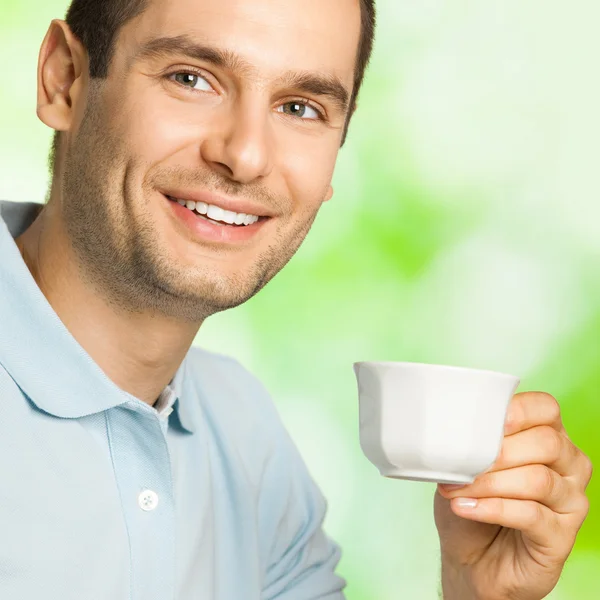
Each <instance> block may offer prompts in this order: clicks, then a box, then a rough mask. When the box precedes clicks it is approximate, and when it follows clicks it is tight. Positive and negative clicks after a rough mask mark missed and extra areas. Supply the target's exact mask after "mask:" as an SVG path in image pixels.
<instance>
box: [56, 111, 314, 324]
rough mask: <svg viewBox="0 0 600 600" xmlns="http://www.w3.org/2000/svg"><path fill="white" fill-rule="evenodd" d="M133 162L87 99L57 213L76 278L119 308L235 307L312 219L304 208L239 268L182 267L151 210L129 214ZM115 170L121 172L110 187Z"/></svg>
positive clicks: (209, 310) (196, 310)
mask: <svg viewBox="0 0 600 600" xmlns="http://www.w3.org/2000/svg"><path fill="white" fill-rule="evenodd" d="M132 166H133V165H132V164H131V162H128V160H127V159H126V158H125V155H124V152H123V143H122V141H121V140H120V138H119V136H118V134H117V135H113V134H111V132H110V130H108V128H107V127H106V124H105V122H104V121H103V119H102V118H101V116H100V111H99V110H97V109H95V108H94V106H93V104H92V103H91V102H90V104H89V105H88V111H87V112H86V115H85V117H84V118H83V121H82V124H81V127H80V129H79V131H78V133H77V136H76V138H75V139H74V140H73V143H72V145H71V147H70V148H69V149H68V151H67V153H66V156H65V168H64V172H63V177H62V190H63V197H62V204H61V212H62V217H63V220H64V224H65V228H66V232H67V235H68V237H69V241H70V243H71V246H72V248H73V251H74V254H75V257H76V259H77V262H78V267H79V273H80V276H81V278H82V279H83V280H84V281H85V282H86V284H88V285H90V286H91V287H92V288H93V289H94V290H95V291H96V292H98V293H99V294H101V295H102V296H103V297H104V298H105V300H106V301H107V302H108V303H109V304H110V305H112V306H113V307H114V308H115V309H117V310H119V311H124V312H129V313H136V314H144V313H145V314H151V315H160V316H164V317H168V318H171V319H175V320H178V321H184V322H192V323H201V322H202V321H203V320H204V319H206V318H207V317H208V316H210V315H212V314H215V313H217V312H221V311H223V310H227V309H229V308H234V307H236V306H239V305H240V304H243V303H244V302H246V301H247V300H248V299H250V298H251V297H252V296H254V295H255V294H256V293H258V292H259V291H260V290H261V289H262V288H263V287H264V286H265V285H266V284H267V283H268V282H269V281H270V280H271V279H272V278H273V277H274V276H275V275H276V274H277V273H278V272H279V271H280V270H281V269H282V268H283V267H284V266H285V265H286V264H287V263H288V262H289V260H290V259H291V258H292V257H293V256H294V254H295V253H296V251H297V250H298V248H299V247H300V245H301V244H302V242H303V240H304V239H305V237H306V235H307V234H308V232H309V231H310V228H311V227H312V224H313V222H314V220H315V218H316V212H314V213H312V214H307V215H305V217H304V219H302V221H301V222H299V223H298V225H297V226H296V227H295V228H294V229H293V231H292V232H291V233H290V234H289V235H286V239H274V240H273V242H272V243H271V244H270V245H269V247H268V248H267V249H266V251H264V252H263V253H262V254H261V256H260V257H259V260H257V261H256V263H255V264H254V265H253V267H252V268H251V269H250V270H249V272H246V273H244V274H243V275H239V274H227V275H223V274H219V273H215V272H214V269H213V270H212V272H211V269H210V268H209V267H203V266H202V265H199V266H198V268H196V269H194V270H193V272H190V270H189V269H188V270H187V271H186V270H184V269H183V268H178V266H177V265H174V264H172V263H171V261H170V260H169V259H168V258H167V257H166V256H165V255H164V253H161V249H160V248H159V247H157V244H156V240H157V239H159V237H158V236H157V234H156V231H155V228H154V226H153V223H152V217H151V215H150V214H146V215H145V216H144V217H136V215H135V211H134V206H132V202H133V201H134V198H133V195H134V194H135V192H134V191H132V190H128V189H127V183H128V181H127V176H126V174H127V172H128V171H129V170H131V168H132ZM115 174H124V175H122V177H123V184H122V185H120V186H119V187H117V188H115V185H114V183H111V182H113V181H114V179H115ZM142 208H143V207H142Z"/></svg>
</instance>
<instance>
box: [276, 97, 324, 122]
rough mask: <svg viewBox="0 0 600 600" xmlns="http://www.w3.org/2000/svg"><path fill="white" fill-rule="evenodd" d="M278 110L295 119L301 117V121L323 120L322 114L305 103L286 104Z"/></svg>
mask: <svg viewBox="0 0 600 600" xmlns="http://www.w3.org/2000/svg"><path fill="white" fill-rule="evenodd" d="M280 109H281V110H280ZM277 110H278V111H279V112H282V113H284V114H286V115H292V116H293V117H299V118H300V119H305V120H309V121H312V120H318V119H322V116H321V113H320V112H319V111H318V110H317V109H316V108H313V107H312V106H310V104H306V103H305V102H297V101H294V102H286V103H285V104H282V105H281V106H280V107H278V109H277Z"/></svg>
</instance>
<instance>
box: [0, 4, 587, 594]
mask: <svg viewBox="0 0 600 600" xmlns="http://www.w3.org/2000/svg"><path fill="white" fill-rule="evenodd" d="M373 25H374V6H373V2H372V1H371V0H328V1H326V2H323V1H322V0H320V1H318V2H317V1H313V0H308V1H307V2H291V3H290V2H278V1H276V0H252V1H250V0H248V1H246V2H238V1H236V0H104V1H103V2H89V1H86V0H74V1H73V3H72V6H71V7H70V9H69V13H68V15H67V19H66V22H63V21H53V22H52V24H51V25H50V28H49V30H48V33H47V35H46V38H45V40H44V42H43V45H42V48H41V52H40V59H39V68H38V111H37V112H38V116H39V118H40V119H41V120H42V121H43V122H44V123H45V124H46V125H48V126H49V127H51V128H53V129H54V130H56V131H57V132H59V133H58V135H57V137H56V139H55V145H54V155H53V178H52V184H51V189H50V193H49V198H48V202H47V204H46V205H44V206H43V207H42V206H41V205H40V206H37V205H32V204H11V203H4V204H3V205H2V208H1V210H2V216H3V222H0V255H1V256H2V263H1V264H0V285H1V286H2V290H3V294H2V296H1V297H0V323H1V324H0V334H1V335H0V397H1V398H2V403H1V404H0V444H1V449H2V452H0V457H1V458H0V477H1V479H2V484H3V485H2V488H1V492H0V531H2V542H3V543H2V545H1V546H0V597H1V598H10V599H11V600H12V599H15V600H20V599H32V598H40V597H44V598H48V599H52V600H54V599H56V600H58V599H60V600H71V599H78V600H80V599H85V600H100V599H102V600H108V599H110V600H125V599H126V598H131V599H134V600H142V599H143V600H150V599H156V600H166V599H172V600H195V599H216V600H254V599H256V600H258V599H264V600H266V599H278V600H292V599H293V600H312V599H317V598H319V599H325V598H327V599H331V600H334V599H340V598H343V588H344V584H345V582H344V580H343V579H341V578H340V577H338V576H336V575H335V568H336V565H337V563H338V560H339V556H340V550H339V548H338V547H337V545H336V544H335V543H334V542H332V541H331V540H329V539H328V538H327V537H326V536H325V535H324V533H323V530H322V527H321V525H322V521H323V518H324V515H325V500H324V498H323V497H322V495H321V493H320V491H319V490H318V489H317V487H316V486H315V484H314V483H313V481H312V480H311V478H310V475H309V474H308V473H307V470H306V468H305V466H304V464H303V462H302V460H301V458H300V456H299V455H298V453H297V451H296V449H295V447H294V445H293V443H292V442H291V440H290V439H289V437H288V435H287V434H286V432H285V430H284V428H283V426H282V423H281V422H280V420H279V418H278V416H277V414H276V411H275V410H274V408H273V404H272V402H271V400H270V399H269V397H268V395H267V393H266V392H265V390H264V389H263V387H262V386H261V384H260V383H259V382H258V381H257V380H256V379H254V378H253V377H252V376H251V375H250V374H249V373H248V372H246V371H245V370H244V369H243V368H242V367H241V366H240V365H239V364H238V363H237V362H236V361H234V360H233V359H231V358H228V357H226V356H221V355H216V354H212V353H209V352H206V351H203V350H200V349H197V348H190V346H191V343H192V340H193V339H194V337H195V335H196V333H197V332H198V329H199V327H200V326H201V324H202V323H203V321H204V320H205V319H206V318H207V317H209V316H210V315H212V314H215V313H216V312H219V311H222V310H226V309H228V308H231V307H234V306H237V305H239V304H241V303H243V302H244V301H246V300H247V299H249V298H250V297H252V296H253V295H254V294H256V293H257V292H258V291H259V290H260V289H261V288H262V287H264V286H265V285H266V283H267V282H268V281H269V280H270V279H271V278H272V277H273V276H274V275H275V274H276V273H277V272H278V271H279V270H280V269H281V268H282V267H283V266H284V265H285V264H286V263H287V261H288V260H289V259H290V258H291V256H292V255H293V254H294V252H295V251H296V250H297V248H298V247H299V245H300V243H301V242H302V240H303V239H304V237H305V236H306V234H307V232H308V231H309V229H310V227H311V225H312V223H313V221H314V219H315V217H316V214H317V212H318V210H319V208H320V206H321V205H322V203H323V202H324V201H327V200H329V199H330V198H331V197H332V194H333V190H332V188H331V178H332V173H333V170H334V165H335V161H336V157H337V152H338V149H339V147H340V146H341V145H342V144H343V142H344V139H345V136H346V131H347V127H348V124H349V120H350V117H351V115H352V113H353V111H354V109H355V105H356V98H357V94H358V90H359V88H360V85H361V82H362V77H363V73H364V70H365V67H366V65H367V62H368V58H369V55H370V51H371V44H372V38H373ZM509 416H510V417H511V418H510V420H509V421H508V423H507V429H506V437H505V440H504V444H503V449H502V453H501V456H500V458H499V460H498V461H497V463H496V464H495V465H494V467H493V468H492V469H491V470H490V471H488V472H487V473H486V474H484V475H483V476H481V477H480V478H479V479H478V480H477V481H476V482H475V483H474V484H472V485H470V486H467V487H466V488H464V489H451V488H449V487H442V486H440V487H439V488H438V491H437V493H436V497H435V519H436V524H437V527H438V531H439V534H440V543H441V550H442V559H443V564H442V572H443V575H442V583H443V594H444V598H445V599H446V600H469V599H478V600H482V599H486V600H492V599H501V598H502V599H506V598H519V599H520V600H537V599H540V598H543V597H545V596H546V595H547V594H548V593H549V592H550V590H551V589H552V588H553V587H554V586H555V584H556V582H557V580H558V577H559V575H560V572H561V570H562V567H563V565H564V562H565V560H566V558H567V556H568V554H569V553H570V551H571V549H572V547H573V544H574V541H575V537H576V534H577V531H578V530H579V528H580V526H581V524H582V522H583V520H584V519H585V517H586V514H587V511H588V502H587V499H586V496H585V489H586V486H587V484H588V482H589V480H590V477H591V465H590V461H589V459H588V458H587V457H586V456H585V455H584V454H583V453H582V452H581V451H580V450H578V449H577V448H576V447H575V446H574V445H573V444H572V443H571V441H570V440H569V438H568V436H567V434H566V432H565V430H564V429H563V427H562V424H561V419H560V411H559V407H558V403H557V402H556V401H555V400H554V399H553V398H551V397H550V396H548V395H546V394H543V393H529V394H520V395H517V396H516V397H515V398H514V399H513V402H512V404H511V407H510V410H509ZM399 583H400V585H401V582H399ZM398 593H399V595H400V596H401V595H402V590H401V589H399V590H398Z"/></svg>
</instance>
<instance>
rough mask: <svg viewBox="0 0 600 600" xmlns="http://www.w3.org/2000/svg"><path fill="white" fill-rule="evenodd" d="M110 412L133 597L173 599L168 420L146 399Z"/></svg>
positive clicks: (110, 438) (110, 437) (137, 599)
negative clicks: (158, 413) (143, 401)
mask: <svg viewBox="0 0 600 600" xmlns="http://www.w3.org/2000/svg"><path fill="white" fill-rule="evenodd" d="M106 414H107V430H108V441H109V446H110V453H111V458H112V463H113V468H114V473H115V480H116V483H117V486H118V489H119V495H120V498H121V506H122V510H123V518H124V520H125V524H126V527H127V533H128V537H129V546H130V587H131V594H130V595H131V600H173V596H174V589H175V581H174V573H175V539H174V531H175V506H174V498H173V485H172V478H171V464H170V456H169V449H168V446H167V441H166V433H167V422H166V420H165V419H164V418H162V419H161V418H159V417H158V415H157V413H156V411H155V410H154V409H153V408H151V407H149V406H147V405H144V404H143V403H142V402H128V403H126V404H124V405H121V406H117V407H115V408H112V409H110V410H108V411H107V413H106Z"/></svg>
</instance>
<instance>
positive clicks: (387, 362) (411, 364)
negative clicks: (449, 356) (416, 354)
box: [352, 360, 521, 382]
mask: <svg viewBox="0 0 600 600" xmlns="http://www.w3.org/2000/svg"><path fill="white" fill-rule="evenodd" d="M352 365H353V366H354V367H357V366H360V365H375V366H408V367H427V368H429V369H430V368H432V367H433V368H434V369H438V370H441V371H460V372H463V373H473V372H475V373H485V374H487V375H498V376H500V377H508V378H510V379H513V380H517V381H519V382H520V381H521V380H520V378H519V377H518V376H517V375H511V374H510V373H503V372H501V371H492V370H490V369H478V368H475V367H459V366H456V365H441V364H437V363H421V362H410V361H393V360H384V361H377V360H362V361H357V362H354V363H352Z"/></svg>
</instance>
